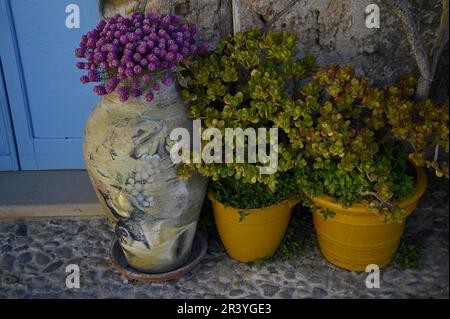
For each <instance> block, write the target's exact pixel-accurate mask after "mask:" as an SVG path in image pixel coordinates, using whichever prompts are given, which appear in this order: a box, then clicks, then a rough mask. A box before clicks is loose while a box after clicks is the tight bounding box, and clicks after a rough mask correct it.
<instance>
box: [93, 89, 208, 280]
mask: <svg viewBox="0 0 450 319" xmlns="http://www.w3.org/2000/svg"><path fill="white" fill-rule="evenodd" d="M174 128H185V129H187V130H188V131H189V132H190V133H191V134H192V121H191V120H189V119H188V118H187V117H186V105H185V104H184V103H183V102H182V100H181V98H180V96H179V94H178V91H177V88H176V86H175V85H172V86H170V87H163V88H161V91H159V92H156V94H155V98H154V100H153V101H152V102H147V101H146V100H145V99H144V98H137V99H130V100H129V101H128V102H125V103H122V102H120V101H119V99H118V96H117V95H116V94H110V95H107V96H105V97H103V98H102V99H101V100H100V102H99V103H98V104H97V105H96V107H95V109H94V110H93V112H92V113H91V115H90V117H89V120H88V122H87V125H86V128H85V132H84V157H85V161H86V164H87V169H88V172H89V176H90V178H91V181H92V184H93V186H94V189H95V191H96V193H97V196H98V197H99V200H100V203H101V204H102V206H103V208H104V209H105V211H106V213H107V216H108V218H109V219H110V221H111V222H112V223H113V225H114V227H115V232H116V234H117V237H118V239H119V242H120V245H121V247H122V249H123V252H124V255H125V257H126V259H127V262H128V264H129V265H130V266H132V267H134V268H136V269H138V270H140V271H142V272H146V273H161V272H167V271H171V270H174V269H176V268H178V267H179V266H181V265H182V264H183V263H184V262H185V261H186V260H187V258H188V257H189V254H190V251H191V247H192V241H193V238H194V234H195V230H196V227H197V221H198V216H199V213H200V210H201V207H202V203H203V199H204V195H205V192H206V185H207V179H205V178H203V177H200V176H199V175H197V174H196V175H194V176H193V177H192V178H191V179H189V180H188V181H183V180H181V179H179V178H178V176H177V175H176V166H175V164H174V163H173V162H172V161H171V159H170V153H169V145H168V142H169V134H170V132H171V131H172V129H174Z"/></svg>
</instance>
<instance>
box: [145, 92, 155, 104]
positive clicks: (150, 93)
mask: <svg viewBox="0 0 450 319" xmlns="http://www.w3.org/2000/svg"><path fill="white" fill-rule="evenodd" d="M154 98H155V96H154V95H153V93H152V92H148V93H147V94H145V99H146V100H147V101H148V102H151V101H153V99H154Z"/></svg>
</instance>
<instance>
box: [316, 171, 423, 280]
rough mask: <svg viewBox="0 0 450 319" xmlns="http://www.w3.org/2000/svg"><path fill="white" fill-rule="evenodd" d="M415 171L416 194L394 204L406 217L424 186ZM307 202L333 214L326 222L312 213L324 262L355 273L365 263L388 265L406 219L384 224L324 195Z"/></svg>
mask: <svg viewBox="0 0 450 319" xmlns="http://www.w3.org/2000/svg"><path fill="white" fill-rule="evenodd" d="M416 171H417V180H416V192H415V193H414V194H413V195H412V196H410V197H407V198H405V199H403V200H401V201H399V202H398V203H397V204H398V205H399V206H400V207H401V208H403V209H404V210H405V211H406V213H407V215H409V214H411V213H412V211H414V209H415V208H416V206H417V203H418V201H419V199H420V198H421V197H422V195H423V193H424V192H425V189H426V187H427V178H426V173H425V171H424V170H423V169H416ZM311 200H312V201H313V202H314V203H315V204H316V205H317V206H319V207H320V208H322V209H328V210H331V211H332V212H334V213H335V214H336V215H335V216H334V217H333V218H328V219H326V220H325V218H324V217H323V215H322V214H321V213H320V212H315V213H314V214H313V216H314V226H315V228H316V234H317V239H318V241H319V246H320V250H321V252H322V254H323V256H324V257H325V258H326V259H327V260H328V261H330V262H331V263H333V264H335V265H336V266H339V267H341V268H344V269H348V270H357V271H364V270H365V269H366V267H367V265H369V264H376V265H378V266H379V267H380V268H381V267H384V266H386V265H388V264H389V263H390V261H391V259H392V257H393V255H394V253H395V251H396V250H397V247H398V244H399V241H400V237H401V236H402V234H403V231H404V229H405V220H406V217H405V219H404V220H402V221H387V222H385V221H383V220H382V219H380V217H379V216H377V215H376V214H374V213H373V212H370V211H369V208H368V207H367V205H364V204H360V203H357V204H354V205H353V206H351V207H349V208H344V207H342V206H341V205H339V204H337V203H335V202H333V199H332V198H331V197H330V196H326V195H321V196H317V197H313V198H311Z"/></svg>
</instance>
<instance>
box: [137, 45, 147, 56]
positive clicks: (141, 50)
mask: <svg viewBox="0 0 450 319" xmlns="http://www.w3.org/2000/svg"><path fill="white" fill-rule="evenodd" d="M137 50H138V52H139V53H141V54H144V53H145V52H147V45H146V44H143V45H142V44H141V45H140V46H139V47H138V48H137Z"/></svg>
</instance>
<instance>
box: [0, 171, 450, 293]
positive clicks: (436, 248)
mask: <svg viewBox="0 0 450 319" xmlns="http://www.w3.org/2000/svg"><path fill="white" fill-rule="evenodd" d="M448 196H449V195H448V185H447V182H446V181H444V180H439V181H438V180H436V179H433V180H432V181H431V182H430V185H429V188H428V191H427V194H426V195H425V197H424V198H423V199H422V201H421V203H420V207H419V208H418V209H417V210H416V212H415V213H414V215H413V216H411V217H410V218H409V221H408V228H407V232H408V233H410V234H411V233H417V232H420V233H421V234H422V235H423V237H424V240H425V247H424V249H423V250H422V256H421V257H422V261H423V263H424V267H423V268H422V269H421V270H407V271H403V270H400V269H397V268H395V267H389V268H387V269H385V270H383V271H382V274H381V280H380V285H381V287H380V288H379V289H368V288H366V286H365V279H366V275H367V274H366V273H357V272H350V271H345V270H341V269H339V268H337V267H335V266H333V265H331V264H329V263H328V262H327V261H325V260H324V259H323V258H322V256H321V254H320V252H319V251H318V250H317V248H313V249H312V250H311V251H310V252H308V253H307V254H306V255H305V256H303V257H297V258H294V260H291V261H282V260H275V261H272V262H270V263H267V264H264V265H262V266H259V265H255V264H245V263H239V262H237V261H234V260H232V259H231V258H229V257H227V255H226V254H225V253H224V250H223V248H222V245H221V243H220V241H219V240H218V239H217V238H216V236H210V238H209V249H208V254H207V256H206V257H205V259H204V260H203V262H202V263H201V265H200V266H198V268H197V269H196V270H195V271H194V272H193V273H191V274H189V275H187V276H185V277H184V278H182V279H179V280H176V281H171V282H166V283H161V284H144V283H136V282H129V281H127V280H126V279H125V278H124V277H122V276H121V275H119V274H118V273H116V272H115V271H114V270H113V268H112V267H111V266H110V265H109V262H108V260H107V254H108V249H109V247H110V245H111V243H112V241H113V238H114V234H113V233H112V231H111V228H110V226H109V224H108V222H107V221H106V220H105V219H100V218H97V219H92V218H91V219H58V220H48V219H47V220H16V221H14V220H3V221H0V298H373V297H376V298H415V297H425V298H448V297H449V288H448V287H449V277H448V276H449V254H448V239H449V237H448V234H449V227H448V220H449V219H448V218H449V207H448ZM69 264H78V265H79V267H80V271H81V287H80V289H68V288H66V285H65V280H66V276H67V273H66V272H65V268H66V266H67V265H69Z"/></svg>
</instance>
